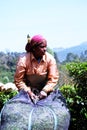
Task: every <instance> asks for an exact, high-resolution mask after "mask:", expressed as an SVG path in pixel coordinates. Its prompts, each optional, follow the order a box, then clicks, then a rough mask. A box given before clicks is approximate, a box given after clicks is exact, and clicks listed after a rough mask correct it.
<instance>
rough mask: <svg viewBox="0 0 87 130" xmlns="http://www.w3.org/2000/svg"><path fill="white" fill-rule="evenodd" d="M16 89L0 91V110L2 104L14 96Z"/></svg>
mask: <svg viewBox="0 0 87 130" xmlns="http://www.w3.org/2000/svg"><path fill="white" fill-rule="evenodd" d="M17 93H18V91H0V110H1V108H2V107H3V105H4V104H5V103H6V102H7V101H8V100H9V99H11V98H12V97H14V96H15V95H16V94H17Z"/></svg>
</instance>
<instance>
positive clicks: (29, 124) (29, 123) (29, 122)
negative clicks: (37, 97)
mask: <svg viewBox="0 0 87 130" xmlns="http://www.w3.org/2000/svg"><path fill="white" fill-rule="evenodd" d="M33 111H34V108H33V109H32V110H31V112H30V114H29V120H28V130H31V125H32V122H31V117H32V113H33Z"/></svg>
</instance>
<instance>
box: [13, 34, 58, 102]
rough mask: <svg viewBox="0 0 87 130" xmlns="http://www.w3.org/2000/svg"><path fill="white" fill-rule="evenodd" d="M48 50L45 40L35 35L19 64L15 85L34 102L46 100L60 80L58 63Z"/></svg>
mask: <svg viewBox="0 0 87 130" xmlns="http://www.w3.org/2000/svg"><path fill="white" fill-rule="evenodd" d="M46 48H47V41H46V40H45V38H43V37H42V36H41V35H35V36H34V37H32V39H31V41H30V42H29V43H27V45H26V47H25V49H26V51H27V53H26V54H24V55H23V56H22V57H20V59H19V61H18V64H17V69H16V73H15V78H14V79H15V84H16V86H17V87H18V89H19V90H21V89H23V90H24V91H25V92H27V93H28V94H29V96H30V98H31V99H33V100H34V99H37V98H39V99H42V98H45V97H46V96H47V95H48V94H49V93H50V92H52V91H53V89H54V87H55V86H56V85H57V81H58V78H59V74H58V70H57V65H56V61H55V59H54V58H53V56H52V55H51V54H49V53H48V52H46ZM33 90H35V91H36V94H35V93H34V91H33ZM37 91H38V92H39V93H38V94H39V95H37Z"/></svg>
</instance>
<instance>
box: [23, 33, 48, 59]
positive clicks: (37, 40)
mask: <svg viewBox="0 0 87 130" xmlns="http://www.w3.org/2000/svg"><path fill="white" fill-rule="evenodd" d="M46 47H47V41H46V39H45V38H44V37H43V36H41V35H35V36H33V37H32V38H31V41H30V43H27V44H26V47H25V50H26V51H27V52H32V53H33V54H34V55H35V56H36V57H40V56H43V55H44V53H45V51H46Z"/></svg>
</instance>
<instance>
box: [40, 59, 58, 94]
mask: <svg viewBox="0 0 87 130" xmlns="http://www.w3.org/2000/svg"><path fill="white" fill-rule="evenodd" d="M58 79H59V71H58V68H57V64H56V60H55V59H54V58H51V59H50V60H49V62H48V80H47V83H46V85H45V86H44V88H43V90H44V91H46V92H51V91H53V90H54V87H55V86H56V85H57V83H58Z"/></svg>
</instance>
